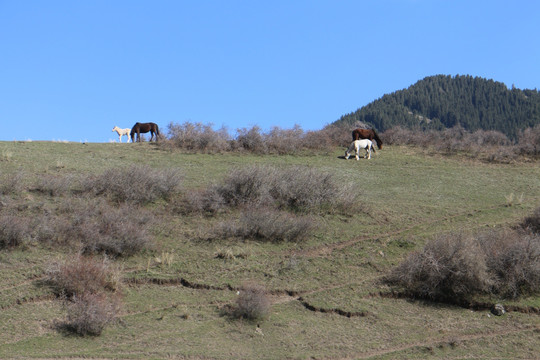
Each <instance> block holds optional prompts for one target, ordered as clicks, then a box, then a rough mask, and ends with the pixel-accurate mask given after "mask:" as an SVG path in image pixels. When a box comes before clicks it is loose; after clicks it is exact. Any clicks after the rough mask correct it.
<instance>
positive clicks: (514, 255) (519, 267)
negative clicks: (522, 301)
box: [478, 230, 540, 298]
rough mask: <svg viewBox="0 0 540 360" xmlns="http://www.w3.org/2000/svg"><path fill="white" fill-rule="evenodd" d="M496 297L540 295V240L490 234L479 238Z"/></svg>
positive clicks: (514, 234) (508, 233) (512, 233)
mask: <svg viewBox="0 0 540 360" xmlns="http://www.w3.org/2000/svg"><path fill="white" fill-rule="evenodd" d="M478 240H479V243H480V244H481V246H482V249H483V251H484V252H485V254H486V264H487V267H488V270H489V272H490V274H491V276H492V279H493V281H492V284H493V289H492V291H493V292H494V293H495V294H498V295H501V296H504V297H510V298H518V297H519V296H522V295H527V294H534V293H537V292H538V291H540V236H538V235H532V234H525V233H522V232H518V231H511V230H505V231H490V232H486V233H483V234H481V235H480V236H479V237H478Z"/></svg>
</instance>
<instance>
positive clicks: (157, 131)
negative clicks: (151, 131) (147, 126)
mask: <svg viewBox="0 0 540 360" xmlns="http://www.w3.org/2000/svg"><path fill="white" fill-rule="evenodd" d="M156 135H157V136H161V134H160V133H159V126H157V124H156Z"/></svg>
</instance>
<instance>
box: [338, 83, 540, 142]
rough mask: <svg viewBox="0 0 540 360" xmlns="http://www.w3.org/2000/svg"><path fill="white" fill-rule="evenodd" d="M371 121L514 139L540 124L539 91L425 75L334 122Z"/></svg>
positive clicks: (378, 125) (380, 124)
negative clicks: (497, 133)
mask: <svg viewBox="0 0 540 360" xmlns="http://www.w3.org/2000/svg"><path fill="white" fill-rule="evenodd" d="M357 121H361V122H364V123H367V124H369V125H371V126H373V127H375V128H376V129H377V130H379V131H385V130H387V129H389V128H391V127H394V126H403V127H407V128H421V129H443V128H449V127H454V126H456V125H461V126H462V127H464V128H465V129H467V130H470V131H474V130H477V129H483V130H497V131H500V132H502V133H504V134H506V135H507V136H508V137H509V138H512V139H515V138H516V136H517V134H518V132H519V130H521V129H524V128H527V127H532V126H534V125H536V124H538V123H540V93H539V92H538V90H536V89H535V90H520V89H516V88H512V89H511V90H509V89H508V88H507V87H506V85H505V84H503V83H501V82H496V81H493V80H487V79H484V78H480V77H472V76H470V75H463V76H460V75H458V76H455V77H452V76H446V75H436V76H430V77H426V78H424V79H422V80H420V81H418V82H417V83H415V84H414V85H412V86H410V87H409V88H407V89H403V90H399V91H396V92H394V93H391V94H387V95H384V96H383V97H382V98H380V99H377V100H375V101H373V102H372V103H370V104H368V105H366V106H364V107H362V108H360V109H358V110H356V111H355V112H352V113H350V114H346V115H343V116H342V117H341V118H340V119H339V120H337V121H336V122H335V124H340V123H346V124H354V123H355V122H357Z"/></svg>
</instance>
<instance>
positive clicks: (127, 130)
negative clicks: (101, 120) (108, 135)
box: [112, 126, 131, 142]
mask: <svg viewBox="0 0 540 360" xmlns="http://www.w3.org/2000/svg"><path fill="white" fill-rule="evenodd" d="M112 131H116V132H117V133H118V140H119V141H120V142H122V135H126V136H127V142H129V132H130V131H131V129H120V128H119V127H118V126H115V127H113V128H112Z"/></svg>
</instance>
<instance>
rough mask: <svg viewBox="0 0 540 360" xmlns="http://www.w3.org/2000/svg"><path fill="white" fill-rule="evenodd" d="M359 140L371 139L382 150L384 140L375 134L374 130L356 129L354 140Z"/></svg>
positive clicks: (353, 134)
mask: <svg viewBox="0 0 540 360" xmlns="http://www.w3.org/2000/svg"><path fill="white" fill-rule="evenodd" d="M359 139H369V140H371V141H373V140H375V142H376V143H377V147H378V148H379V149H382V140H381V139H380V138H379V135H377V133H376V132H375V130H374V129H354V130H353V132H352V140H353V141H355V140H359Z"/></svg>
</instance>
